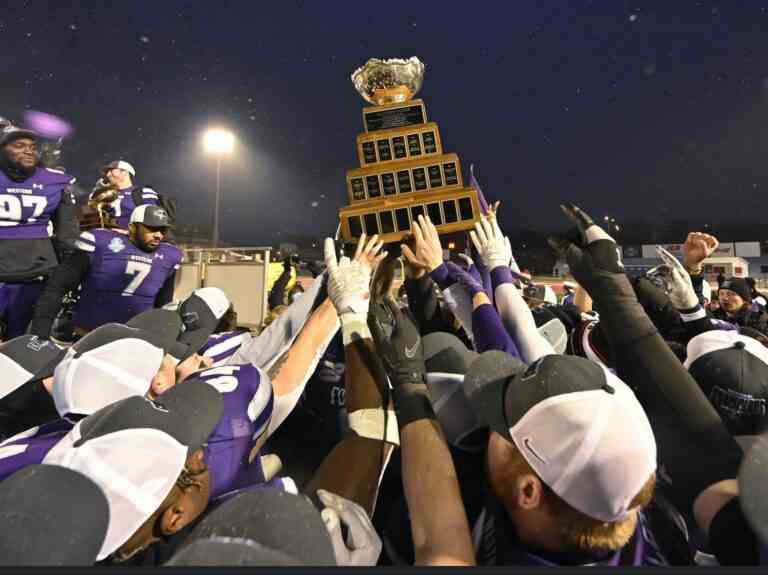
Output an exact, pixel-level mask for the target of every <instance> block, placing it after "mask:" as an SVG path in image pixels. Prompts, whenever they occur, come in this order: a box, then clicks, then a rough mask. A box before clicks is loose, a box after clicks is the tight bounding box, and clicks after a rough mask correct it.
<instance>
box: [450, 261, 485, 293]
mask: <svg viewBox="0 0 768 575" xmlns="http://www.w3.org/2000/svg"><path fill="white" fill-rule="evenodd" d="M456 268H458V269H457V270H456V271H454V272H453V274H454V277H455V278H456V283H459V284H461V285H462V286H464V288H465V289H466V290H467V291H468V292H469V297H475V295H477V294H479V293H484V294H486V295H488V294H487V293H486V291H485V287H484V286H483V282H482V280H481V279H480V278H479V277H476V276H474V275H472V274H471V273H470V272H468V271H465V270H463V269H461V268H459V266H456Z"/></svg>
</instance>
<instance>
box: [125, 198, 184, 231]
mask: <svg viewBox="0 0 768 575" xmlns="http://www.w3.org/2000/svg"><path fill="white" fill-rule="evenodd" d="M129 223H131V224H144V225H145V226H147V227H150V228H172V227H173V223H172V222H171V218H170V216H169V215H168V212H166V211H165V208H163V207H161V206H155V205H153V204H142V205H140V206H139V207H137V208H134V210H133V211H132V212H131V219H130V221H129Z"/></svg>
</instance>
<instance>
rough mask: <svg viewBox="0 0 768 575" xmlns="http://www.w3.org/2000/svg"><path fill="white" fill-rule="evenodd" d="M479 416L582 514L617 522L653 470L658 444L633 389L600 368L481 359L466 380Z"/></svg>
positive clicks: (568, 360) (573, 362) (561, 359)
mask: <svg viewBox="0 0 768 575" xmlns="http://www.w3.org/2000/svg"><path fill="white" fill-rule="evenodd" d="M464 393H465V394H466V396H467V399H468V400H469V403H470V405H471V406H472V409H473V410H474V411H475V413H476V414H477V416H478V418H479V419H480V420H481V421H482V422H484V423H485V424H486V425H488V427H489V428H490V429H491V430H492V431H495V432H497V433H499V434H500V435H501V436H502V437H504V438H505V439H506V440H507V441H509V442H511V443H512V444H514V445H515V447H517V449H518V450H519V451H520V454H521V455H522V456H523V457H524V458H525V460H526V461H527V462H528V464H529V465H530V466H531V468H532V469H533V470H534V471H535V472H536V474H537V475H538V476H539V477H540V478H541V480H542V481H543V482H544V483H545V484H546V485H547V486H549V487H550V488H551V489H552V490H553V491H554V492H555V493H556V494H557V495H558V496H559V497H560V498H561V499H563V500H564V501H565V502H566V503H568V504H569V505H570V506H571V507H573V508H574V509H576V510H578V511H581V512H582V513H584V514H585V515H587V516H589V517H592V518H594V519H598V520H600V521H605V522H615V521H621V520H622V519H624V518H626V517H627V515H628V513H629V511H630V510H631V505H632V500H633V499H634V498H635V496H636V495H637V493H638V492H639V491H640V489H641V488H642V486H643V485H644V484H645V483H646V482H647V481H648V479H649V478H650V477H651V475H652V474H653V473H654V472H655V471H656V441H655V438H654V436H653V430H652V429H651V425H650V422H649V421H648V418H647V416H646V414H645V411H643V408H642V406H641V405H640V403H639V402H638V400H637V398H636V397H635V394H634V393H633V392H632V390H631V389H630V388H629V387H628V386H627V385H626V384H625V383H624V382H623V381H621V380H620V379H619V378H618V377H616V376H615V375H614V374H613V373H611V372H610V371H608V370H607V369H606V368H605V367H603V366H602V365H599V364H597V363H595V362H592V361H590V360H587V359H584V358H581V357H575V356H564V355H547V356H544V357H543V358H541V359H540V360H538V361H536V362H534V363H532V364H531V365H530V366H528V367H526V366H525V364H523V363H522V362H521V361H520V360H518V359H517V358H515V357H513V356H511V355H509V354H507V353H504V352H501V351H488V352H485V353H483V354H481V355H480V356H479V357H478V358H477V359H476V360H475V361H474V362H473V363H472V365H471V366H470V368H469V371H468V372H467V375H466V376H465V378H464Z"/></svg>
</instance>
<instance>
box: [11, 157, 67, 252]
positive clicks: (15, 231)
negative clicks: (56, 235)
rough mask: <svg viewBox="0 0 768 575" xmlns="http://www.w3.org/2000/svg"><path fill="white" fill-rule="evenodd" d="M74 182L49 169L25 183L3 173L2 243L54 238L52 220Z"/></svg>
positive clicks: (38, 170)
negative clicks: (66, 191)
mask: <svg viewBox="0 0 768 575" xmlns="http://www.w3.org/2000/svg"><path fill="white" fill-rule="evenodd" d="M74 182H75V179H74V178H73V177H72V176H69V175H67V174H65V173H64V172H60V171H58V170H49V169H48V168H37V169H36V170H35V172H34V173H33V174H32V175H31V176H30V177H29V178H27V179H26V180H24V181H23V182H14V181H13V180H11V179H10V178H8V176H6V175H5V173H4V172H3V171H2V170H0V240H4V239H15V240H19V239H34V238H49V237H51V236H52V235H53V224H52V222H51V217H52V216H53V214H54V213H55V212H56V209H57V208H58V207H59V203H60V202H61V197H62V193H63V192H64V189H65V188H66V187H67V186H68V185H69V184H72V183H74Z"/></svg>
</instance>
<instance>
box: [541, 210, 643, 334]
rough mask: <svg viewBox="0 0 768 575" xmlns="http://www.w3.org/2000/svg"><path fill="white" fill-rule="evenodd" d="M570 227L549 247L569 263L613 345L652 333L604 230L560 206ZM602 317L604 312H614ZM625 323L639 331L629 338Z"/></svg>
mask: <svg viewBox="0 0 768 575" xmlns="http://www.w3.org/2000/svg"><path fill="white" fill-rule="evenodd" d="M560 208H561V209H562V210H563V213H565V215H566V217H567V218H568V219H569V220H570V221H571V222H572V223H573V225H574V228H573V229H571V230H570V231H569V232H568V234H567V235H566V236H564V237H557V236H555V237H550V238H548V242H549V245H550V246H551V247H552V248H553V249H554V250H555V251H556V252H557V253H558V255H559V256H560V257H561V258H564V259H565V260H566V261H567V262H568V266H569V267H570V270H571V273H572V274H573V277H574V278H575V279H576V281H577V282H579V284H580V285H581V286H583V287H584V289H586V290H587V293H589V295H590V297H591V298H592V299H593V300H594V302H595V308H596V309H597V310H598V312H599V313H600V320H601V321H604V322H605V324H606V327H607V328H608V333H610V334H611V336H612V338H614V339H615V341H617V342H618V341H622V340H623V339H624V335H626V336H627V339H635V338H636V337H642V336H644V335H647V334H648V333H654V332H655V331H656V329H655V327H654V326H653V324H652V323H651V321H650V320H649V319H648V317H647V316H646V315H645V312H644V311H643V308H642V307H641V306H640V304H639V303H638V301H637V296H635V290H634V288H633V287H632V284H631V283H630V281H629V278H627V276H626V274H625V273H624V264H622V263H621V256H620V254H619V248H618V246H617V245H616V242H615V241H614V240H613V238H612V237H611V236H609V235H608V234H607V233H606V232H605V230H603V229H602V228H601V227H599V226H598V225H597V224H595V223H594V222H593V221H592V218H590V217H589V216H588V215H587V214H586V213H585V212H583V211H582V210H581V209H579V208H578V207H576V206H574V205H568V206H560ZM614 310H615V313H609V314H607V316H604V314H605V312H608V311H614ZM626 323H631V324H634V325H636V326H638V327H641V326H642V327H641V329H640V330H639V332H637V331H633V332H632V334H630V333H629V332H626V331H623V330H622V328H623V326H624V325H625V324H626Z"/></svg>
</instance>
